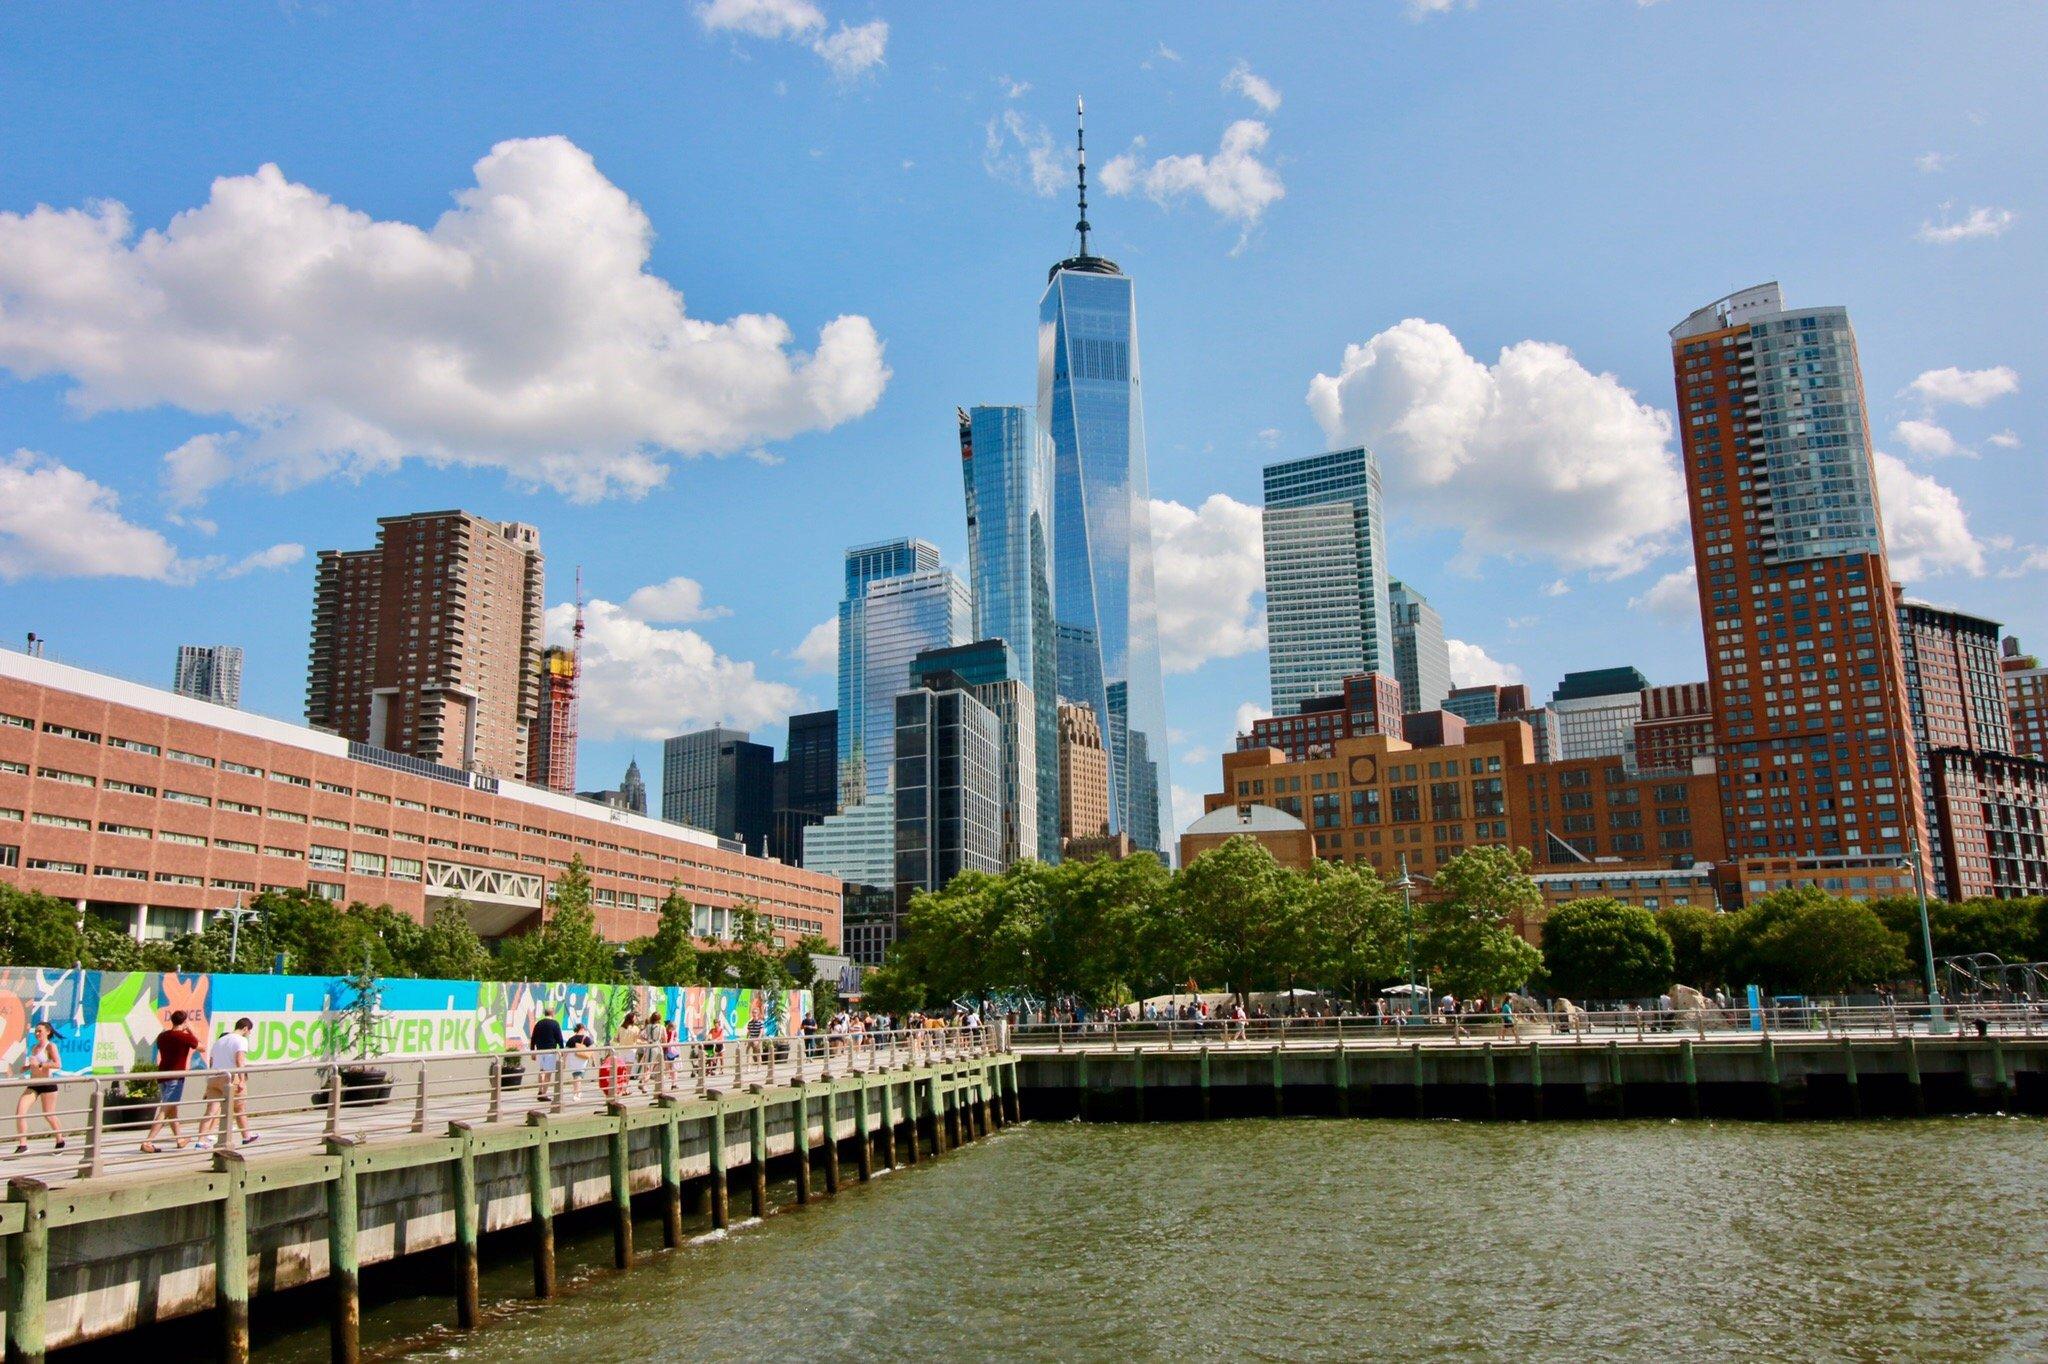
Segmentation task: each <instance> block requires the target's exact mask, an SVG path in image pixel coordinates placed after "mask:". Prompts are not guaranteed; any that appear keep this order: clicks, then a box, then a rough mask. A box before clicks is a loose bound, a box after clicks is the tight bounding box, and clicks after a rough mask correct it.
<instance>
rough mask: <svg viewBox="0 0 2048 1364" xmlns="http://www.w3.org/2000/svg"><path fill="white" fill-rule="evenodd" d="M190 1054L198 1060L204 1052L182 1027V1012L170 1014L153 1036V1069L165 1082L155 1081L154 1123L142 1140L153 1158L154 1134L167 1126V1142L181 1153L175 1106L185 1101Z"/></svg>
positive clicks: (155, 1149) (197, 1041)
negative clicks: (154, 1048)
mask: <svg viewBox="0 0 2048 1364" xmlns="http://www.w3.org/2000/svg"><path fill="white" fill-rule="evenodd" d="M194 1052H197V1053H198V1054H199V1059H200V1060H202V1061H204V1060H205V1059H206V1048H205V1046H204V1044H203V1043H201V1042H200V1040H199V1038H198V1037H197V1036H196V1035H195V1034H194V1033H193V1031H192V1030H191V1029H190V1028H188V1027H186V1026H185V1011H184V1010H183V1009H173V1010H172V1011H171V1026H170V1027H168V1028H165V1029H164V1030H163V1031H162V1032H160V1033H158V1034H157V1035H156V1068H157V1069H158V1070H160V1071H162V1072H164V1073H165V1074H166V1076H167V1077H168V1078H166V1079H162V1080H159V1081H157V1106H156V1119H155V1121H153V1122H151V1123H150V1125H149V1135H148V1136H146V1137H144V1138H143V1139H142V1149H143V1150H145V1151H147V1152H149V1153H151V1154H152V1155H154V1154H155V1153H156V1151H157V1144H156V1134H157V1133H158V1132H160V1131H162V1130H163V1129H164V1127H165V1126H169V1128H170V1129H171V1140H173V1141H175V1142H176V1143H177V1144H178V1149H179V1150H180V1151H182V1150H184V1149H185V1146H186V1144H187V1143H186V1141H185V1138H184V1137H183V1136H182V1135H180V1133H179V1132H178V1104H179V1103H180V1102H181V1101H182V1100H183V1099H184V1097H185V1071H186V1070H187V1069H188V1068H189V1067H190V1066H191V1064H192V1055H193V1053H194Z"/></svg>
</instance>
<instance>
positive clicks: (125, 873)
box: [92, 867, 149, 881]
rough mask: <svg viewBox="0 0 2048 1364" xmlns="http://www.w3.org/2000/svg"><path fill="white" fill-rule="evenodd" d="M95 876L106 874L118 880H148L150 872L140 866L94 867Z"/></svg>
mask: <svg viewBox="0 0 2048 1364" xmlns="http://www.w3.org/2000/svg"><path fill="white" fill-rule="evenodd" d="M92 874H93V875H94V876H105V877H109V878H111V879H113V880H116V881H147V880H148V879H149V873H148V872H146V871H143V870H141V869H140V868H138V867H94V868H93V869H92Z"/></svg>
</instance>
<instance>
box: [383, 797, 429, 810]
mask: <svg viewBox="0 0 2048 1364" xmlns="http://www.w3.org/2000/svg"><path fill="white" fill-rule="evenodd" d="M391 803H392V804H394V805H396V806H397V807H398V808H399V809H401V810H424V809H426V808H427V807H426V806H425V805H423V804H422V803H420V802H419V801H416V800H407V799H406V798H405V797H404V796H393V797H392V798H391Z"/></svg>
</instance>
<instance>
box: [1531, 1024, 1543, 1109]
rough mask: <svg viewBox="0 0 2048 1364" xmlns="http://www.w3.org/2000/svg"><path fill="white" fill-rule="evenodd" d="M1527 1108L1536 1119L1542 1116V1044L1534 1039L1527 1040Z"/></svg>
mask: <svg viewBox="0 0 2048 1364" xmlns="http://www.w3.org/2000/svg"><path fill="white" fill-rule="evenodd" d="M1529 1107H1530V1110H1531V1111H1532V1112H1533V1113H1534V1114H1535V1116H1536V1117H1538V1118H1541V1117H1542V1116H1543V1044H1542V1043H1541V1042H1538V1041H1536V1040H1535V1039H1534V1038H1531V1039H1530V1040H1529Z"/></svg>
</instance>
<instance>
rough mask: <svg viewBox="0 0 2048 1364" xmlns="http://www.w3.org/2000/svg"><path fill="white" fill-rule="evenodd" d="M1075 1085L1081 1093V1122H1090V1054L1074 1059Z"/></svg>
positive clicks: (1082, 1054)
mask: <svg viewBox="0 0 2048 1364" xmlns="http://www.w3.org/2000/svg"><path fill="white" fill-rule="evenodd" d="M1074 1084H1075V1086H1076V1087H1077V1088H1078V1089H1079V1090H1080V1091H1081V1100H1080V1103H1081V1121H1082V1122H1086V1121H1088V1053H1087V1052H1085V1051H1084V1052H1081V1053H1080V1054H1078V1055H1077V1056H1075V1058H1074Z"/></svg>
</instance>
